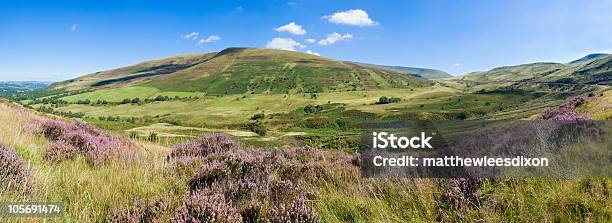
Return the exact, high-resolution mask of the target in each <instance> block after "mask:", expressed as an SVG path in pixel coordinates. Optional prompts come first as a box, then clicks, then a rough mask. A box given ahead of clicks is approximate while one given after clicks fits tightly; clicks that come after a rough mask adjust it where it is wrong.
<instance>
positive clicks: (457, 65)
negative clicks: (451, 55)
mask: <svg viewBox="0 0 612 223" xmlns="http://www.w3.org/2000/svg"><path fill="white" fill-rule="evenodd" d="M460 66H461V64H460V63H454V64H453V67H460Z"/></svg>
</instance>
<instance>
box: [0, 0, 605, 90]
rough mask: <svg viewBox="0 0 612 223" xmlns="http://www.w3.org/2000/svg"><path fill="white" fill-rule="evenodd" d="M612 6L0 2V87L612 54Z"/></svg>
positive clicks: (454, 0) (311, 0) (477, 64)
mask: <svg viewBox="0 0 612 223" xmlns="http://www.w3.org/2000/svg"><path fill="white" fill-rule="evenodd" d="M610 27H612V0H588V1H587V0H538V1H532V0H514V1H501V0H500V1H491V0H470V1H468V0H429V1H427V0H422V1H408V0H404V1H385V0H378V1H343V0H334V1H315V0H308V1H306V0H305V1H300V0H291V1H280V0H273V1H263V0H262V1H253V0H249V1H205V0H198V1H180V0H174V1H164V0H160V1H154V0H148V1H136V0H130V1H125V0H105V1H95V0H88V1H61V0H56V1H29V0H0V80H40V81H60V80H66V79H70V78H74V77H77V76H80V75H84V74H88V73H93V72H97V71H101V70H107V69H111V68H117V67H122V66H126V65H131V64H135V63H138V62H142V61H146V60H151V59H160V58H165V57H169V56H174V55H179V54H191V53H203V52H214V51H220V50H222V49H225V48H227V47H260V48H265V47H268V48H276V49H285V50H294V51H299V52H306V53H313V54H319V55H321V56H324V57H329V58H333V59H337V60H348V61H358V62H365V63H374V64H383V65H398V66H413V67H426V68H433V69H440V70H443V71H446V72H448V73H451V74H453V75H461V74H465V73H468V72H472V71H480V70H489V69H492V68H495V67H499V66H505V65H516V64H523V63H532V62H563V63H564V62H569V61H572V60H575V59H578V58H580V57H582V56H585V55H587V54H589V53H600V52H603V53H610V52H612V28H610Z"/></svg>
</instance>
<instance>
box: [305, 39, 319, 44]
mask: <svg viewBox="0 0 612 223" xmlns="http://www.w3.org/2000/svg"><path fill="white" fill-rule="evenodd" d="M304 41H305V42H307V43H315V42H317V40H316V39H313V38H308V39H305V40H304Z"/></svg>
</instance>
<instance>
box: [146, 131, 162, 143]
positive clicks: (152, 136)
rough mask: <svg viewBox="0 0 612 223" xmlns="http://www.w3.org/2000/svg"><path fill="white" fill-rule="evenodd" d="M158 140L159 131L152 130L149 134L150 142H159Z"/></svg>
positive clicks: (148, 139)
mask: <svg viewBox="0 0 612 223" xmlns="http://www.w3.org/2000/svg"><path fill="white" fill-rule="evenodd" d="M158 140H159V137H158V136H157V133H155V132H151V133H150V134H149V136H148V137H147V141H149V142H157V141H158Z"/></svg>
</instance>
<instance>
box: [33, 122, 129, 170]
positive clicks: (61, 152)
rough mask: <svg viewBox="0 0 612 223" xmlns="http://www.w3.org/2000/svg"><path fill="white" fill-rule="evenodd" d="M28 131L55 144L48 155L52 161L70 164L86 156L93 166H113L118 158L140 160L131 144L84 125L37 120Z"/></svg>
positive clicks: (51, 144) (45, 154) (47, 157)
mask: <svg viewBox="0 0 612 223" xmlns="http://www.w3.org/2000/svg"><path fill="white" fill-rule="evenodd" d="M26 129H27V130H29V131H32V132H34V133H36V134H39V135H42V136H44V137H45V138H47V139H48V140H50V141H51V143H50V145H49V146H48V148H47V149H46V151H45V152H44V158H45V159H46V160H48V161H52V162H59V161H62V160H70V159H74V158H75V157H76V156H78V155H83V156H84V157H85V158H86V160H87V161H88V162H89V163H90V164H91V165H99V164H103V163H109V162H110V161H111V160H113V159H116V158H122V159H124V160H128V161H133V160H136V159H138V154H137V153H136V152H135V147H134V146H133V144H132V143H130V142H129V141H128V140H126V139H124V138H121V137H116V136H112V135H108V134H104V133H102V132H101V131H100V130H98V129H97V128H96V127H95V126H92V125H89V124H86V123H83V122H75V123H71V122H65V121H59V120H52V119H35V120H33V121H32V122H31V123H29V124H28V126H27V128H26Z"/></svg>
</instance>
